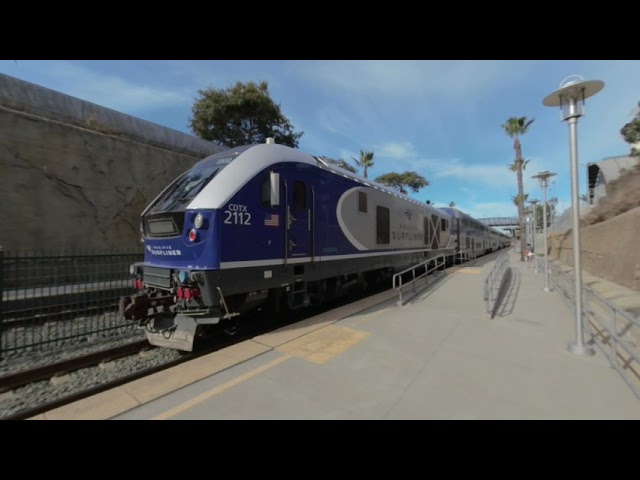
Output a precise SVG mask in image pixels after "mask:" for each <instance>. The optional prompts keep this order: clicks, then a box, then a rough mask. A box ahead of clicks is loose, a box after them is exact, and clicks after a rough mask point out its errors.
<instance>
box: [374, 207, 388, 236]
mask: <svg viewBox="0 0 640 480" xmlns="http://www.w3.org/2000/svg"><path fill="white" fill-rule="evenodd" d="M390 227H391V223H390V218H389V209H388V208H386V207H380V206H378V207H376V243H377V244H378V245H388V244H389V237H390V234H389V230H390Z"/></svg>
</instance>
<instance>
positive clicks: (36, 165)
mask: <svg viewBox="0 0 640 480" xmlns="http://www.w3.org/2000/svg"><path fill="white" fill-rule="evenodd" d="M220 150H221V147H219V146H217V145H214V144H213V143H211V142H207V141H205V140H202V139H199V138H197V137H194V136H191V135H187V134H184V133H182V132H178V131H176V130H172V129H169V128H165V127H162V126H160V125H156V124H153V123H150V122H146V121H144V120H141V119H138V118H135V117H132V116H129V115H126V114H123V113H120V112H116V111H114V110H110V109H108V108H105V107H101V106H99V105H95V104H92V103H90V102H86V101H83V100H80V99H77V98H74V97H70V96H68V95H64V94H62V93H59V92H55V91H53V90H49V89H46V88H43V87H40V86H37V85H33V84H31V83H28V82H24V81H22V80H18V79H15V78H13V77H9V76H6V75H0V205H1V208H0V246H2V247H3V248H4V249H5V250H6V251H16V250H37V251H40V250H49V249H51V250H64V251H78V250H92V249H98V250H102V249H114V248H122V249H127V248H136V247H138V246H139V245H140V242H139V234H138V228H139V223H140V213H141V212H142V210H143V209H144V208H145V207H146V205H147V204H148V203H149V202H150V201H151V200H153V198H154V197H155V196H156V195H158V194H159V193H160V192H161V191H162V190H163V189H164V188H165V187H166V186H167V185H168V184H169V183H170V182H171V181H172V180H173V179H175V177H177V176H178V175H179V174H181V173H182V172H184V171H185V170H187V169H188V168H190V167H191V166H192V165H193V164H194V163H196V162H197V161H198V160H200V159H202V158H204V157H206V156H207V155H210V154H212V153H217V152H219V151H220Z"/></svg>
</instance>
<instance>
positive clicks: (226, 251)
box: [120, 139, 454, 351]
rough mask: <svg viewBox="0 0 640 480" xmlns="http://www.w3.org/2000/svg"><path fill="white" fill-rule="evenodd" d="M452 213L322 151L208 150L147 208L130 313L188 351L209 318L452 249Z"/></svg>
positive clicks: (319, 295)
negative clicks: (375, 179) (141, 257)
mask: <svg viewBox="0 0 640 480" xmlns="http://www.w3.org/2000/svg"><path fill="white" fill-rule="evenodd" d="M450 222H451V217H450V216H449V215H447V214H446V213H444V212H442V211H440V210H438V209H436V208H434V207H432V206H430V205H427V204H424V203H420V202H417V201H415V200H412V199H411V198H409V197H407V196H405V195H402V194H400V193H397V192H395V191H393V190H391V189H389V188H387V187H385V186H383V185H380V184H377V183H375V182H372V181H371V180H368V179H366V178H363V177H360V176H358V175H355V174H352V173H350V172H347V171H345V170H343V169H340V168H339V167H338V166H337V165H336V164H335V163H334V162H332V161H331V160H330V159H327V158H325V157H316V156H312V155H308V154H305V153H303V152H301V151H299V150H296V149H293V148H289V147H286V146H283V145H277V144H275V143H273V141H272V140H271V139H269V140H267V142H266V143H265V144H259V145H250V146H244V147H239V148H234V149H231V150H228V151H226V152H222V153H217V154H215V155H211V156H209V157H207V158H205V159H203V160H202V161H200V162H199V163H197V164H196V165H195V166H194V167H193V168H191V169H190V170H188V171H187V172H185V173H183V174H182V175H181V176H180V177H178V178H177V179H176V180H175V181H174V182H173V183H171V184H170V185H169V186H168V187H167V188H166V189H165V190H164V191H163V192H161V193H160V195H158V196H157V198H155V199H154V200H153V201H152V202H151V204H150V205H149V206H148V207H147V208H146V209H145V210H144V212H143V213H142V215H141V231H142V235H143V241H144V248H145V256H144V261H143V262H141V263H138V264H135V265H132V266H131V274H132V275H133V276H134V285H135V286H136V287H137V290H138V291H137V292H136V293H135V294H134V295H132V296H128V297H125V298H122V299H121V302H120V311H121V313H122V314H123V315H124V316H125V318H128V319H131V320H137V321H139V322H140V324H141V325H144V326H145V329H146V332H147V337H148V339H149V342H150V343H151V344H154V345H159V346H166V347H170V348H176V349H180V350H187V351H190V350H191V349H192V348H193V341H194V338H195V337H196V336H197V335H198V333H199V331H201V328H202V327H203V326H206V325H212V324H218V323H221V322H222V325H224V323H229V324H230V325H231V324H232V323H233V322H234V321H237V320H238V316H239V315H242V314H243V313H245V312H248V311H250V310H253V309H256V308H258V307H261V306H263V305H270V306H272V307H273V308H274V309H275V311H279V309H282V308H285V309H297V308H301V307H305V306H308V305H310V304H318V303H321V302H323V301H325V300H328V299H330V298H335V297H336V296H339V295H341V294H342V293H344V292H345V291H348V289H350V288H362V287H363V286H366V284H367V282H371V281H372V280H377V279H379V278H381V277H384V276H386V275H389V274H390V273H393V272H394V271H398V270H401V269H404V268H406V267H409V266H412V265H415V264H418V263H421V262H424V261H425V260H428V259H430V258H433V257H435V256H438V255H441V254H446V255H453V253H454V251H453V247H452V245H453V244H452V242H450V237H451V234H450V230H451V225H450Z"/></svg>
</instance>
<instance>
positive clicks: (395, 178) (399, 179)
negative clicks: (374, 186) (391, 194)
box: [375, 172, 429, 195]
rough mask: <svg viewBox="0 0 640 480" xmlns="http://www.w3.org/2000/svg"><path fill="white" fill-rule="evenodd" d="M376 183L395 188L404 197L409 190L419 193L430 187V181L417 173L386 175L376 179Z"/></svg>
mask: <svg viewBox="0 0 640 480" xmlns="http://www.w3.org/2000/svg"><path fill="white" fill-rule="evenodd" d="M375 181H376V182H378V183H381V184H383V185H387V186H388V187H391V188H395V189H396V190H398V191H399V192H400V193H402V194H404V195H406V194H407V188H409V189H411V190H413V191H414V192H416V193H417V192H419V191H420V189H421V188H424V187H427V186H429V181H428V180H427V179H426V178H424V177H423V176H422V175H419V174H418V173H417V172H404V173H395V172H392V173H385V174H384V175H380V176H379V177H378V178H376V180H375ZM405 187H406V188H405Z"/></svg>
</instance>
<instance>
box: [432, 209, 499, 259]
mask: <svg viewBox="0 0 640 480" xmlns="http://www.w3.org/2000/svg"><path fill="white" fill-rule="evenodd" d="M440 210H441V211H442V212H444V213H446V214H447V215H448V216H449V217H450V218H451V222H450V225H451V227H450V244H449V245H448V247H449V248H452V249H453V250H454V252H455V253H454V257H453V260H454V261H465V260H468V259H470V258H476V257H479V256H482V255H486V254H488V253H491V252H494V251H497V250H499V249H501V248H504V247H506V246H508V245H509V244H510V237H509V236H508V235H506V234H505V233H503V232H501V231H499V230H497V229H495V228H493V227H490V226H488V225H485V224H484V223H482V222H480V221H479V220H477V219H475V218H473V217H471V216H470V215H468V214H466V213H464V212H462V211H460V210H458V209H457V208H454V207H442V208H440Z"/></svg>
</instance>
